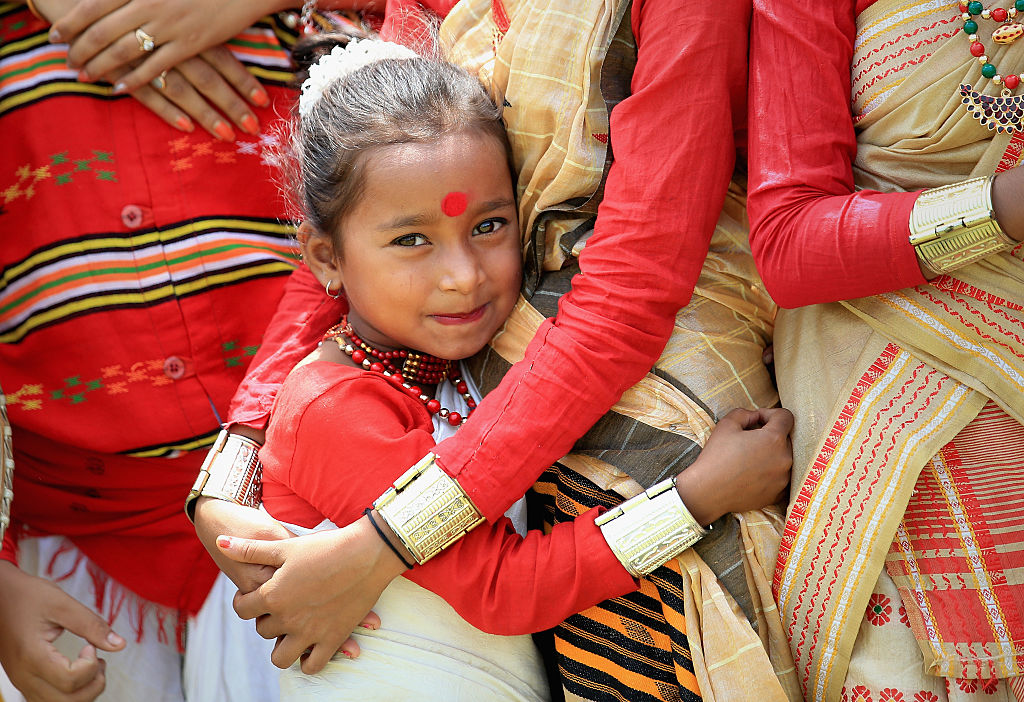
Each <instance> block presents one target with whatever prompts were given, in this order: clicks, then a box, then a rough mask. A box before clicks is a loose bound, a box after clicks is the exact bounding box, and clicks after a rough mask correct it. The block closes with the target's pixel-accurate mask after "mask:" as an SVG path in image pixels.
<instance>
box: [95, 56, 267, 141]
mask: <svg viewBox="0 0 1024 702" xmlns="http://www.w3.org/2000/svg"><path fill="white" fill-rule="evenodd" d="M121 75H124V69H121V68H118V69H115V70H114V73H113V74H111V75H108V76H104V79H105V80H108V81H112V80H117V79H118V76H121ZM243 95H244V96H247V99H248V100H249V102H251V103H253V104H254V105H258V106H261V107H265V106H266V105H269V104H270V96H269V95H267V92H266V91H265V90H264V89H263V87H262V86H261V85H260V84H259V81H257V80H256V79H255V78H254V77H253V76H252V74H250V73H249V71H247V70H246V69H245V66H243V65H242V64H241V63H240V62H239V61H238V59H236V58H235V57H234V56H233V55H232V54H231V52H230V51H228V50H227V49H226V48H225V47H223V46H218V47H215V48H213V49H210V50H209V51H204V52H203V53H202V54H200V55H199V56H196V57H194V58H190V59H185V60H184V61H182V62H181V63H180V64H179V65H178V66H177V67H176V68H174V69H171V70H170V71H168V72H167V73H166V75H165V76H164V77H163V83H162V86H161V87H157V86H156V85H144V86H142V87H141V88H139V89H138V90H136V91H134V92H133V93H132V97H134V98H135V99H136V100H138V101H139V102H141V103H142V104H143V105H145V106H146V107H148V108H149V109H150V110H152V111H153V112H155V113H156V115H157V116H158V117H160V119H162V120H164V121H165V122H167V123H168V124H169V125H171V126H172V127H175V128H177V129H180V130H181V131H183V132H191V131H193V130H194V129H195V125H194V124H193V122H192V119H190V116H191V118H194V119H195V120H196V121H197V122H199V124H200V126H202V127H203V128H204V129H206V131H208V132H209V133H210V134H212V135H213V136H215V137H216V138H218V139H220V140H222V141H234V140H235V132H234V130H233V129H232V128H231V125H230V124H229V123H228V121H227V120H226V119H225V117H224V115H227V116H228V117H229V118H230V120H231V121H232V122H234V123H235V124H236V125H237V126H238V127H240V128H241V129H242V131H244V132H246V133H248V134H258V133H259V130H260V123H259V120H258V119H257V118H256V115H255V114H254V113H253V112H252V110H250V109H249V106H248V105H246V103H245V100H243V98H242V96H243ZM218 109H219V110H220V111H218Z"/></svg>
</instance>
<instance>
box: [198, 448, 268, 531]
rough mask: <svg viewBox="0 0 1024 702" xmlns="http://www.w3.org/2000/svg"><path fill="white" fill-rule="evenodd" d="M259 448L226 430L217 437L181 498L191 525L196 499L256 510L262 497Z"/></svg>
mask: <svg viewBox="0 0 1024 702" xmlns="http://www.w3.org/2000/svg"><path fill="white" fill-rule="evenodd" d="M259 451H260V444H259V443H258V442H256V441H253V440H252V439H249V438H247V437H245V436H241V435H239V434H229V433H228V432H227V430H224V431H221V433H220V434H218V435H217V440H216V441H214V442H213V447H212V448H211V449H210V452H209V453H207V454H206V460H205V461H203V467H202V468H200V469H199V475H198V476H197V477H196V482H195V485H193V486H192V490H191V491H189V493H188V497H187V498H185V514H187V515H188V518H189V521H195V514H196V501H197V500H198V499H199V498H200V497H213V498H216V499H218V500H227V501H228V502H234V503H235V504H237V505H242V506H245V507H259V506H260V502H261V500H262V497H263V489H262V483H261V480H262V478H263V465H262V464H261V463H260V459H259Z"/></svg>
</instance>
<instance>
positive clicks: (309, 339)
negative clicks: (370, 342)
mask: <svg viewBox="0 0 1024 702" xmlns="http://www.w3.org/2000/svg"><path fill="white" fill-rule="evenodd" d="M344 311H345V302H344V300H343V299H337V300H336V299H333V298H330V297H327V293H326V292H325V291H324V288H323V286H321V285H320V283H319V282H318V281H317V279H316V278H315V277H314V276H313V273H312V272H311V271H310V270H309V268H308V267H307V266H306V265H304V264H303V265H300V266H299V267H298V268H297V269H295V272H294V273H292V275H291V278H290V279H289V280H288V282H287V283H286V284H285V287H284V293H283V294H282V296H281V301H280V302H279V303H278V306H277V311H276V312H275V313H274V316H273V317H272V318H271V320H270V324H269V325H268V326H267V330H266V332H264V334H263V342H262V344H261V345H260V350H259V351H258V352H257V354H256V356H255V357H254V358H253V360H252V363H251V364H250V366H249V370H248V372H247V373H246V376H245V378H244V379H243V380H242V384H241V385H239V386H238V389H237V390H236V391H235V395H234V397H232V398H231V405H230V407H229V408H228V415H227V423H228V424H245V425H248V426H251V427H254V428H256V429H264V428H266V426H267V419H268V418H269V416H270V408H271V407H272V406H273V404H274V397H275V396H276V395H277V390H278V388H279V387H280V386H281V383H282V382H284V379H285V377H286V376H287V375H288V373H289V372H290V371H291V369H292V368H294V367H295V364H296V363H298V362H299V361H300V360H302V359H303V358H305V357H306V355H307V354H308V353H309V352H310V351H312V350H313V349H314V348H316V344H317V342H318V341H320V339H321V337H322V336H323V334H324V332H326V331H327V330H328V329H330V328H331V326H332V325H333V324H335V323H337V321H338V320H339V319H341V315H342V313H343V312H344ZM244 312H245V311H244V310H240V314H244Z"/></svg>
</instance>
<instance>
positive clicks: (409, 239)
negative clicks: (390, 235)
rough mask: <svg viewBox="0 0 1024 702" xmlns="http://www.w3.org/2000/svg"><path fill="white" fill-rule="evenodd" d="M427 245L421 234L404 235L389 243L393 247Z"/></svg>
mask: <svg viewBox="0 0 1024 702" xmlns="http://www.w3.org/2000/svg"><path fill="white" fill-rule="evenodd" d="M426 243H427V237H425V236H423V235H422V234H406V235H405V236H400V237H398V238H397V239H395V240H394V241H392V242H391V244H392V245H393V246H423V245H424V244H426Z"/></svg>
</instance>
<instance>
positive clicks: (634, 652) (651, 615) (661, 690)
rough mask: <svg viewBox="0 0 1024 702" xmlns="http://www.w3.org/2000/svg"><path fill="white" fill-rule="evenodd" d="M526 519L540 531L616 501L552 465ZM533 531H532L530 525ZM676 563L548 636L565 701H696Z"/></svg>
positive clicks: (531, 498)
mask: <svg viewBox="0 0 1024 702" xmlns="http://www.w3.org/2000/svg"><path fill="white" fill-rule="evenodd" d="M528 500H529V502H530V513H531V519H535V520H537V521H541V522H542V523H543V527H544V529H545V530H546V531H549V530H550V529H551V528H552V527H553V526H554V525H555V524H559V523H561V522H567V521H572V520H573V519H574V518H575V517H577V516H578V515H580V514H582V513H583V512H586V511H587V510H588V509H590V508H592V507H595V506H598V505H601V506H605V507H612V506H614V505H616V504H618V503H620V502H622V497H621V496H620V495H617V494H616V493H614V492H609V491H606V490H602V489H600V488H599V487H597V486H596V485H595V484H594V483H592V482H591V481H590V480H588V479H587V478H585V477H584V476H582V475H580V474H579V473H577V472H575V471H573V470H571V469H569V468H567V467H565V466H563V465H560V464H555V465H554V466H552V467H551V468H549V469H548V470H547V471H545V472H544V474H543V475H542V476H541V477H540V480H538V482H537V483H536V484H535V485H534V487H533V490H532V492H531V493H530V494H529V495H528ZM531 526H533V525H531ZM683 587H684V584H683V578H682V574H681V573H680V572H679V565H678V562H677V561H672V562H671V563H670V564H668V565H666V566H662V567H661V568H658V569H657V570H656V571H654V572H653V573H652V574H651V575H649V576H647V577H646V578H643V579H641V580H640V588H639V589H638V590H637V591H636V592H632V593H630V594H628V595H625V596H624V597H617V598H615V599H613V600H605V601H604V602H602V603H600V604H598V605H596V606H594V607H591V608H590V609H587V610H584V611H583V612H580V613H579V614H575V615H573V616H571V617H569V618H568V619H566V620H565V621H564V622H562V623H561V624H560V625H559V626H558V627H557V628H556V629H555V630H554V638H555V651H556V657H557V667H558V675H559V677H560V682H561V685H562V688H563V690H564V692H565V697H566V700H569V701H575V700H588V701H592V702H656V701H664V702H697V701H698V700H700V699H701V696H700V692H699V691H698V689H697V678H696V676H695V674H694V669H693V660H692V659H691V657H690V645H689V642H688V641H687V637H686V631H687V629H686V618H685V617H684V615H683Z"/></svg>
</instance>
